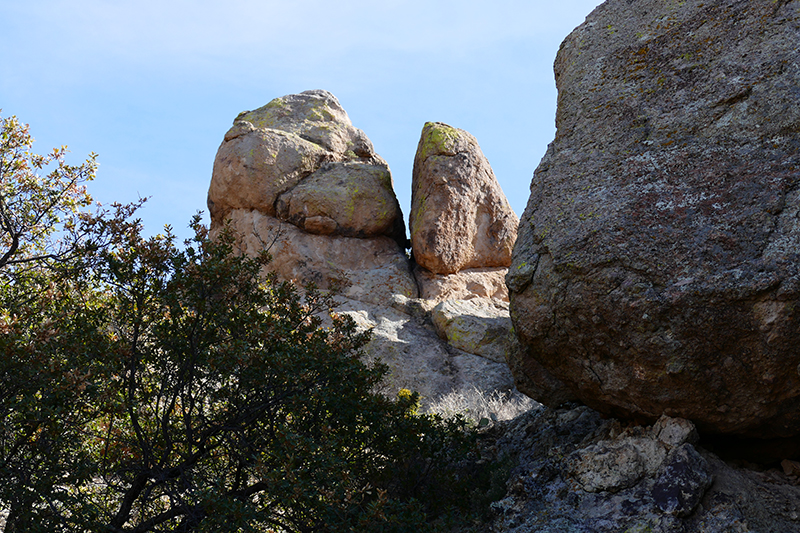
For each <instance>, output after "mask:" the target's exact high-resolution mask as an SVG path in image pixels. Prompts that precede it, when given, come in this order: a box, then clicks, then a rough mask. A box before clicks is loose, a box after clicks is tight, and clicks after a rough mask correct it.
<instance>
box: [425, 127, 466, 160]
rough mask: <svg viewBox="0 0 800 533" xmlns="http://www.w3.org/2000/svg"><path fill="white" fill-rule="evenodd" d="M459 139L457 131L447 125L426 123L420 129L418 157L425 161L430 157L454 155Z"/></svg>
mask: <svg viewBox="0 0 800 533" xmlns="http://www.w3.org/2000/svg"><path fill="white" fill-rule="evenodd" d="M460 137H461V134H460V133H459V130H458V129H456V128H453V127H451V126H448V125H447V124H442V123H441V122H426V123H425V127H424V128H423V129H422V140H421V142H420V147H419V156H420V157H421V158H422V159H427V158H428V157H430V156H432V155H455V154H456V144H457V143H458V139H459V138H460Z"/></svg>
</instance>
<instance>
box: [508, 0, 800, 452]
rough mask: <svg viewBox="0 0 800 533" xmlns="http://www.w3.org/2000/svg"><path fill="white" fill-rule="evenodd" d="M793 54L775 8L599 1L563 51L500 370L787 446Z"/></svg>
mask: <svg viewBox="0 0 800 533" xmlns="http://www.w3.org/2000/svg"><path fill="white" fill-rule="evenodd" d="M798 43H800V2H797V1H785V0H781V1H778V2H774V1H771V0H724V1H723V0H710V1H709V0H687V1H685V2H681V3H680V5H678V4H675V3H670V2H662V1H660V0H642V1H640V2H637V3H636V5H635V9H633V8H632V7H631V3H630V2H628V1H624V0H608V1H607V2H606V3H604V4H603V5H601V6H600V7H598V8H597V9H596V10H595V11H594V12H593V13H592V14H591V15H590V16H589V17H588V18H587V19H586V22H585V23H584V24H582V25H581V26H579V27H578V28H577V29H576V30H575V31H574V32H573V33H572V34H570V35H569V36H568V37H567V39H566V40H565V41H564V43H563V45H562V46H561V49H560V51H559V53H558V57H557V59H556V62H555V73H556V82H557V85H558V90H559V97H558V111H557V116H556V124H557V133H556V138H555V140H554V141H553V143H552V144H551V145H550V147H549V148H548V151H547V153H546V155H545V157H544V159H543V160H542V162H541V164H540V165H539V167H538V168H537V170H536V172H535V174H534V178H533V181H532V183H531V197H530V200H529V203H528V206H527V208H526V210H525V213H524V215H523V217H522V223H521V225H520V233H519V238H518V240H517V243H516V247H515V249H514V259H513V263H512V265H511V267H510V269H509V275H508V277H507V281H508V286H509V288H510V293H511V316H512V319H513V321H514V325H515V328H516V331H517V333H518V335H519V336H520V338H521V340H522V342H523V344H524V345H525V346H526V352H525V355H524V356H522V360H520V361H517V362H516V363H515V364H513V365H512V368H516V369H518V370H520V369H522V370H524V369H525V367H526V364H525V361H526V360H532V361H535V363H536V365H541V366H543V367H544V368H545V369H546V370H547V371H548V372H550V373H551V374H552V376H553V377H554V378H555V379H557V380H560V381H561V382H562V383H563V384H564V385H566V387H567V388H568V389H569V390H570V391H572V392H573V393H574V394H575V395H576V396H577V397H578V398H579V399H580V400H582V401H583V402H585V403H586V404H587V405H589V406H592V407H594V408H596V409H598V410H600V411H602V412H604V413H606V414H613V415H618V416H622V417H627V418H638V419H642V420H655V419H657V418H658V417H659V416H660V415H662V414H665V413H666V414H668V415H670V416H679V417H682V418H687V419H691V420H692V421H694V423H695V424H696V425H697V427H698V428H699V429H700V430H701V431H703V432H708V433H725V434H740V435H746V436H753V437H762V438H772V437H790V436H793V435H797V434H798V433H800V366H798V365H799V364H800V307H798V305H797V304H798V297H800V256H798V252H799V251H800V89H798V88H799V87H800V48H799V47H798ZM534 366H535V365H534ZM524 377H525V378H526V379H535V376H534V377H531V376H524ZM538 399H539V400H541V401H549V399H548V398H547V397H544V396H543V397H539V398H538Z"/></svg>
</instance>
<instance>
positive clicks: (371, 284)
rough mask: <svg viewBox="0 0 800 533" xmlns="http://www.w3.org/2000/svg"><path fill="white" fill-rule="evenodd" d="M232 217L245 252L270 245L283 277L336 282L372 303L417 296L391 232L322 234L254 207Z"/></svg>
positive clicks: (325, 286) (349, 293)
mask: <svg viewBox="0 0 800 533" xmlns="http://www.w3.org/2000/svg"><path fill="white" fill-rule="evenodd" d="M228 220H230V223H231V226H232V227H233V228H234V229H235V230H236V231H237V232H238V233H239V235H240V240H241V246H242V248H243V250H244V251H245V252H246V253H248V254H250V255H256V254H258V253H259V252H260V251H261V250H264V249H268V250H269V252H270V254H271V255H272V262H270V264H269V265H267V269H268V270H270V271H274V272H275V273H276V274H277V275H278V277H280V278H281V279H286V280H294V281H297V282H299V283H301V284H307V283H311V282H313V283H315V284H316V285H317V287H320V288H323V289H329V288H332V287H334V286H335V287H338V289H339V290H340V291H341V294H342V295H343V296H345V297H347V298H351V299H354V300H360V301H364V302H367V303H385V302H387V301H391V297H392V295H395V294H399V295H403V296H405V297H408V298H415V297H416V296H417V285H416V283H415V281H414V278H413V276H412V275H411V271H410V270H409V266H408V261H407V260H406V257H405V254H403V253H402V252H401V251H400V250H399V249H398V247H397V243H396V242H395V241H394V240H392V239H391V238H389V237H386V236H377V237H373V238H371V239H358V238H353V237H342V236H339V235H319V234H316V233H310V232H307V231H303V230H302V229H300V228H298V227H297V226H294V225H293V224H289V223H287V222H283V221H281V220H279V219H277V218H275V217H271V216H269V215H264V214H262V213H261V212H259V211H256V210H252V209H249V210H246V209H235V210H233V211H231V212H230V213H229V215H228Z"/></svg>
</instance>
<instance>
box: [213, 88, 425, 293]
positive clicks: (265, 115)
mask: <svg viewBox="0 0 800 533" xmlns="http://www.w3.org/2000/svg"><path fill="white" fill-rule="evenodd" d="M208 207H209V211H210V212H211V222H212V230H216V229H218V228H220V227H221V225H222V224H223V223H225V222H229V223H230V224H231V227H232V229H233V230H234V231H235V232H237V233H238V234H239V235H241V236H242V238H243V244H244V247H245V249H246V251H247V252H248V253H257V252H258V251H260V250H263V249H264V248H270V252H271V253H272V255H273V257H274V262H273V263H272V265H271V268H272V269H274V270H275V271H276V272H277V273H278V274H279V276H280V277H282V278H284V279H292V280H296V281H298V282H299V283H302V284H305V283H309V282H314V283H316V284H317V286H318V287H320V288H323V289H327V288H331V287H332V286H334V285H336V286H340V287H341V288H342V291H343V294H344V295H346V296H348V297H351V298H356V299H361V300H364V301H369V302H381V301H386V300H387V298H389V297H390V296H391V295H392V294H394V293H395V292H397V293H399V294H402V295H404V296H407V297H416V296H417V286H416V282H415V281H414V278H413V277H412V275H411V272H410V269H409V267H408V264H407V261H406V257H405V253H404V249H405V248H406V247H407V243H408V240H407V238H406V233H405V224H404V222H403V214H402V211H401V209H400V205H399V204H398V202H397V198H396V196H395V194H394V189H393V186H392V177H391V173H390V171H389V166H388V165H387V164H386V162H385V161H384V160H383V159H382V158H381V157H380V156H379V155H377V154H376V153H375V151H374V149H373V147H372V143H371V142H370V141H369V139H368V138H367V136H366V135H365V134H364V132H362V131H361V130H359V129H357V128H355V127H353V125H352V123H351V122H350V119H349V117H348V116H347V113H346V112H345V110H344V109H343V108H342V106H341V105H340V104H339V101H338V100H337V99H336V97H334V96H333V95H332V94H330V93H329V92H327V91H306V92H304V93H301V94H295V95H289V96H284V97H282V98H276V99H275V100H272V101H271V102H270V103H268V104H267V105H265V106H263V107H261V108H259V109H256V110H255V111H248V112H244V113H241V114H240V115H239V116H238V117H236V120H235V121H234V123H233V127H232V128H231V129H230V130H229V131H228V132H227V133H226V134H225V138H224V140H223V142H222V145H221V146H220V148H219V151H218V152H217V157H216V159H215V161H214V171H213V175H212V178H211V185H210V187H209V191H208Z"/></svg>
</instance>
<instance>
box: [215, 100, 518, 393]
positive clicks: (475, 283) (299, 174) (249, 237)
mask: <svg viewBox="0 0 800 533" xmlns="http://www.w3.org/2000/svg"><path fill="white" fill-rule="evenodd" d="M453 131H455V130H453ZM458 139H460V140H459V141H458V142H459V143H460V144H459V147H460V146H461V145H464V147H465V148H464V150H463V151H464V153H463V154H462V153H461V152H462V150H461V148H459V152H458V154H460V155H459V157H461V158H462V159H465V160H466V161H468V163H469V165H472V167H470V166H468V167H464V168H461V167H458V168H459V169H460V170H457V172H465V171H466V172H467V173H466V174H465V176H466V178H465V180H464V181H463V182H459V183H458V184H457V188H456V190H455V191H454V193H453V194H451V198H450V199H449V203H440V204H439V205H438V209H439V213H438V214H439V215H442V216H443V219H446V220H449V218H448V217H451V213H450V210H454V209H458V210H464V211H465V212H469V213H472V214H471V215H470V217H471V218H469V220H470V222H468V223H469V224H472V225H471V226H465V228H466V229H467V230H468V231H472V230H474V229H476V228H478V227H480V228H481V231H482V232H483V233H481V239H477V240H476V239H472V240H471V241H469V242H467V241H465V239H466V238H467V236H466V235H464V234H459V235H460V236H459V237H458V239H459V240H458V241H456V242H454V243H452V245H453V246H455V248H453V247H452V246H451V249H452V250H456V251H458V247H459V246H461V245H462V244H463V245H465V246H466V245H467V244H468V245H469V253H468V257H467V259H466V262H464V261H462V262H460V263H459V264H458V268H465V269H466V270H464V271H463V275H462V276H461V277H453V276H450V277H447V276H445V277H441V279H433V280H432V282H431V283H432V284H433V285H434V286H436V287H437V290H436V291H435V293H436V295H437V298H434V299H432V298H426V293H425V291H423V295H422V296H423V298H419V296H420V293H419V289H418V279H415V277H414V276H413V274H412V271H411V267H410V263H409V259H408V257H407V256H406V254H405V249H406V248H407V247H408V239H407V238H406V233H405V224H404V222H403V215H402V212H401V210H400V207H399V205H398V202H397V199H396V197H395V193H394V189H393V184H392V177H391V173H390V171H389V167H388V165H387V164H386V162H385V161H384V160H383V159H382V158H381V157H380V156H379V155H377V154H376V153H375V151H374V149H373V147H372V143H371V142H370V141H369V139H368V138H367V136H366V135H365V134H364V133H363V132H362V131H361V130H359V129H357V128H355V127H353V125H352V124H351V122H350V119H349V118H348V116H347V113H346V112H345V110H344V109H343V108H342V106H341V105H340V104H339V102H338V101H337V99H336V98H335V97H334V96H333V95H332V94H330V93H328V92H326V91H307V92H304V93H301V94H297V95H289V96H284V97H282V98H277V99H275V100H273V101H271V102H270V103H269V104H267V105H266V106H264V107H262V108H260V109H257V110H255V111H249V112H245V113H242V114H240V115H239V116H238V117H237V118H236V120H235V121H234V124H233V127H232V128H231V129H230V131H228V133H227V134H226V135H225V138H224V141H223V143H222V145H221V146H220V148H219V152H218V153H217V158H216V160H215V163H214V173H213V176H212V180H211V186H210V188H209V195H208V204H209V209H210V211H211V220H212V231H220V230H221V228H222V227H223V226H224V225H226V224H227V225H229V227H230V228H231V230H232V231H234V232H235V233H236V234H237V235H238V238H239V243H240V245H241V247H242V249H243V251H245V252H246V253H249V254H257V253H259V252H261V251H262V250H264V249H268V250H269V252H270V253H271V255H272V257H273V260H272V262H271V263H270V264H269V265H268V266H267V269H269V270H272V271H274V272H276V273H277V275H278V277H279V278H281V279H285V280H292V281H295V282H297V283H298V284H300V285H304V284H307V283H309V282H314V283H315V284H316V285H317V286H318V287H320V288H323V289H329V288H334V287H335V288H337V289H338V291H339V292H338V296H337V300H338V304H339V307H338V308H337V312H339V313H343V314H347V315H349V316H351V317H352V318H353V319H354V320H355V322H356V324H357V325H358V326H359V327H361V328H363V329H371V330H372V332H373V335H372V341H371V342H370V344H369V345H368V346H367V347H366V352H367V357H369V358H380V359H381V360H382V362H383V363H385V364H386V365H387V366H388V367H389V369H390V374H389V382H388V383H387V386H386V387H387V388H386V390H385V392H386V393H387V394H396V392H397V390H398V389H400V388H408V389H411V390H415V391H417V392H419V393H420V394H421V395H422V396H423V402H427V401H429V400H430V401H433V400H435V399H437V398H438V397H441V396H444V395H446V394H448V393H451V392H453V391H457V390H459V389H471V388H473V387H477V388H478V389H479V390H480V391H484V392H491V391H494V390H507V389H509V388H511V387H512V386H513V383H512V379H511V375H510V371H509V369H508V366H507V364H506V362H505V355H506V352H507V350H510V349H518V344H517V343H516V339H515V337H514V335H513V333H512V328H511V320H510V317H509V314H508V304H507V302H506V301H502V300H503V298H502V297H503V296H505V285H504V281H503V276H504V275H505V269H502V272H500V271H499V270H498V269H497V268H495V267H496V266H497V265H501V264H507V263H508V261H509V260H510V249H511V244H513V239H512V240H511V241H510V242H509V240H508V239H509V237H508V235H505V234H503V235H504V236H496V237H492V238H495V241H496V242H495V241H487V238H489V237H487V235H500V233H502V231H506V233H507V232H508V230H504V229H502V228H505V227H506V226H507V225H508V223H507V222H506V219H509V215H502V213H501V212H500V211H498V210H497V209H496V208H495V207H493V206H492V205H489V203H487V200H486V199H485V198H486V197H487V195H489V192H487V191H488V190H489V189H490V188H491V187H490V186H489V185H487V184H484V183H483V182H482V181H480V180H477V181H476V178H475V177H474V176H473V174H474V175H476V176H479V177H481V179H483V180H484V181H486V177H485V176H491V179H492V180H494V177H493V176H492V175H491V169H490V168H489V167H488V163H487V162H486V161H485V159H484V158H483V157H482V156H481V155H480V150H479V149H478V148H477V143H476V142H475V141H474V139H472V137H471V136H468V134H466V133H463V134H459V137H458ZM443 146H449V145H447V144H446V143H445V144H444V145H443ZM476 150H477V151H476ZM473 167H474V168H473ZM465 169H466V170H465ZM492 186H493V187H495V188H496V189H497V191H498V192H499V187H498V186H497V185H496V181H493V185H492ZM476 188H477V189H476ZM473 189H476V190H473ZM490 192H492V191H490ZM492 194H494V195H495V196H496V195H497V194H496V193H494V192H492ZM499 194H500V195H501V197H500V198H494V199H493V200H492V201H493V202H494V203H497V204H498V205H499V203H500V202H501V200H502V202H504V205H505V206H507V202H505V198H504V197H502V193H499ZM457 195H461V196H462V197H461V198H458V197H456V196H457ZM432 197H435V195H433V196H432ZM473 201H475V202H478V204H479V206H478V207H477V208H470V207H469V205H470V203H471V202H473ZM469 209H472V211H469ZM501 215H502V216H503V217H505V218H503V221H504V222H503V223H502V224H500V226H501V229H492V228H495V226H496V225H497V224H495V223H494V222H493V218H492V217H494V216H501ZM459 216H460V215H459ZM510 216H513V213H511V215H510ZM422 218H424V219H425V221H426V223H435V221H436V220H437V219H436V217H433V218H431V216H430V214H428V215H425V216H422ZM465 223H467V222H465ZM416 227H417V228H418V229H420V231H423V232H424V231H425V228H424V227H423V226H419V225H418V226H416ZM487 231H488V232H489V233H488V234H487ZM462 233H463V232H462ZM484 234H487V235H484ZM496 243H500V244H498V246H500V250H499V252H500V254H501V255H502V259H501V260H500V261H499V263H498V262H497V261H495V262H492V261H493V260H492V259H491V256H492V254H491V247H492V246H494V245H495V244H496ZM436 254H440V255H447V254H446V251H445V250H443V249H436V250H433V252H431V251H428V252H426V257H427V258H430V260H432V261H435V260H436ZM447 257H448V259H447V260H448V261H449V260H450V259H449V256H447ZM473 267H478V268H473ZM456 270H458V269H456ZM431 276H432V277H433V278H435V277H436V276H434V275H433V274H431ZM456 276H458V274H456ZM421 284H423V285H424V283H421ZM428 292H430V291H428ZM498 294H499V295H501V299H500V300H497V299H496V298H495V297H496V296H497V295H498ZM466 296H469V297H470V298H474V300H470V301H468V302H461V301H457V300H454V298H463V297H466ZM506 299H507V298H506ZM437 304H438V305H439V307H437ZM434 322H436V326H435V325H434ZM437 327H438V332H437ZM423 405H424V404H423Z"/></svg>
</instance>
